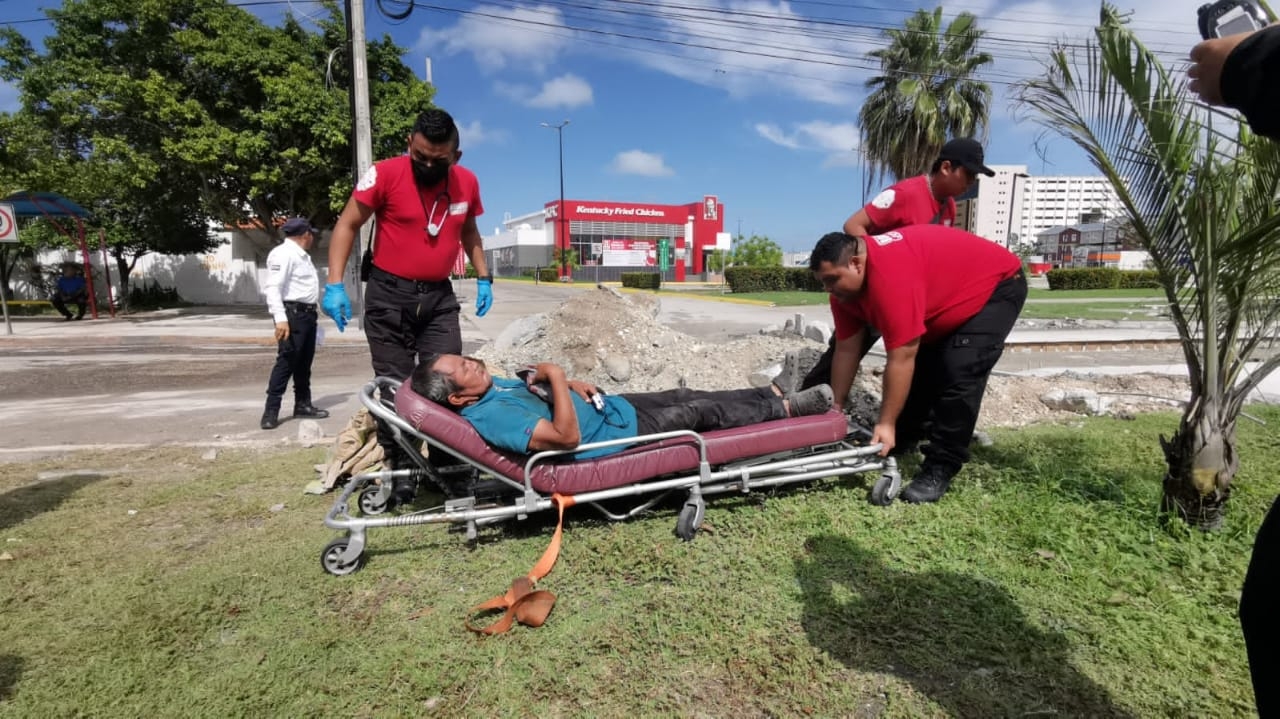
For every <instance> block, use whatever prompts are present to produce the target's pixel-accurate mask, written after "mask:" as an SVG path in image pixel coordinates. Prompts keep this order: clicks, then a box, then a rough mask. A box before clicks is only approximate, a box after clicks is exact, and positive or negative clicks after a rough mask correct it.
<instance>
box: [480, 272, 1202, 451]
mask: <svg viewBox="0 0 1280 719" xmlns="http://www.w3.org/2000/svg"><path fill="white" fill-rule="evenodd" d="M658 310H659V299H658V298H657V297H655V296H653V295H647V294H623V293H621V292H618V291H616V290H612V289H602V290H595V291H585V292H582V293H580V294H578V295H576V296H575V297H573V298H571V299H569V300H568V301H566V302H564V303H563V304H562V305H560V306H559V307H558V308H556V309H555V310H553V311H551V312H547V313H543V314H539V315H531V316H529V317H526V318H524V319H523V320H521V321H519V322H516V323H514V324H512V325H511V326H510V327H508V329H507V330H506V331H505V332H504V333H503V334H502V335H501V336H500V337H498V338H497V339H496V340H495V341H493V342H491V343H489V344H487V345H485V346H484V347H483V348H481V349H480V350H479V351H478V352H477V353H476V356H477V357H479V358H480V359H482V360H484V361H485V362H486V363H487V364H488V365H489V368H490V370H491V371H493V372H494V373H496V374H500V375H503V376H513V375H514V374H515V372H516V370H518V369H520V368H522V367H524V366H526V365H529V364H535V363H537V362H545V361H550V362H555V363H557V364H559V365H561V366H562V367H564V368H565V371H566V372H567V373H568V375H569V377H570V378H571V379H580V380H584V381H587V382H592V383H594V384H596V385H598V386H599V387H601V388H603V389H604V390H605V391H608V392H614V393H619V392H650V391H657V390H664V389H671V388H674V387H679V386H681V385H684V386H687V387H691V388H693V389H709V390H719V389H738V388H741V387H746V386H750V385H760V384H764V383H767V382H768V381H769V377H770V376H771V373H770V372H769V371H768V370H769V369H770V368H775V371H776V369H777V368H782V367H784V366H787V364H788V358H789V357H790V362H791V363H792V364H793V365H796V364H798V365H799V366H798V369H797V368H796V367H789V372H790V376H791V377H792V378H796V377H803V376H804V373H805V372H806V371H807V370H808V368H809V367H810V366H812V364H813V362H814V361H816V359H817V358H818V357H819V356H820V355H821V353H822V351H823V350H824V349H825V345H823V344H822V343H820V342H817V341H814V340H812V339H806V338H804V337H801V336H800V335H798V334H795V333H790V332H778V331H762V332H761V334H759V335H753V336H751V337H744V338H741V339H738V340H734V341H731V342H727V343H722V344H721V343H709V342H704V341H702V340H699V339H697V338H695V337H692V336H689V335H686V334H684V333H682V332H680V331H679V329H678V328H672V327H667V326H664V325H662V324H659V323H658V321H657V319H656V318H657V316H658ZM880 364H882V361H879V360H876V359H875V358H869V359H868V361H867V362H866V363H865V364H864V366H863V368H862V370H861V371H860V372H859V373H858V379H857V382H856V383H855V387H854V390H853V393H852V397H851V399H852V400H853V401H851V402H850V404H849V407H850V409H851V413H852V414H853V415H854V417H855V418H857V419H858V420H859V421H860V422H862V423H864V424H868V425H869V424H871V423H873V422H874V419H875V416H876V412H877V411H878V407H879V402H880V387H881V379H882V378H881V374H882V372H883V370H882V368H881V367H880V366H877V365H880ZM786 376H787V375H785V374H784V377H786ZM1053 390H1063V391H1067V392H1076V393H1085V394H1088V393H1092V394H1093V395H1094V399H1093V401H1094V402H1095V404H1096V405H1097V412H1095V413H1100V414H1111V415H1117V416H1126V415H1132V414H1134V413H1138V412H1150V411H1155V410H1169V409H1176V408H1177V407H1179V406H1180V403H1181V402H1182V401H1183V400H1185V399H1186V397H1187V394H1188V387H1187V382H1186V380H1185V379H1184V378H1181V377H1171V376H1165V375H1152V374H1133V375H1099V376H1094V375H1085V374H1078V373H1063V374H1060V375H1056V376H1050V377H1031V376H1009V375H996V376H993V377H992V378H991V380H990V382H989V383H988V386H987V395H986V398H985V399H984V401H983V406H982V414H981V416H980V417H979V421H978V425H979V427H980V428H982V427H1009V426H1021V425H1026V424H1030V423H1033V422H1039V421H1045V420H1053V419H1059V418H1065V417H1073V416H1080V412H1074V411H1069V410H1064V409H1060V408H1055V407H1051V406H1049V405H1048V404H1046V403H1045V402H1044V401H1043V400H1042V398H1043V397H1045V396H1046V395H1047V394H1049V393H1050V392H1051V391H1053Z"/></svg>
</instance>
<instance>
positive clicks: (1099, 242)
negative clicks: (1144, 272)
mask: <svg viewBox="0 0 1280 719" xmlns="http://www.w3.org/2000/svg"><path fill="white" fill-rule="evenodd" d="M1035 255H1036V256H1037V257H1039V258H1042V259H1043V261H1044V262H1045V263H1047V264H1049V265H1051V266H1053V267H1116V268H1119V269H1122V270H1139V269H1143V268H1145V267H1146V266H1147V264H1148V262H1149V260H1150V255H1148V254H1147V253H1146V251H1144V250H1142V248H1141V247H1140V246H1139V245H1138V243H1137V241H1136V239H1135V238H1134V237H1132V235H1131V234H1130V233H1128V232H1126V231H1125V225H1124V223H1123V222H1120V221H1117V220H1112V221H1110V222H1090V223H1086V224H1077V225H1072V226H1062V225H1058V226H1055V227H1050V228H1048V229H1046V230H1042V231H1040V232H1037V233H1036V235H1035Z"/></svg>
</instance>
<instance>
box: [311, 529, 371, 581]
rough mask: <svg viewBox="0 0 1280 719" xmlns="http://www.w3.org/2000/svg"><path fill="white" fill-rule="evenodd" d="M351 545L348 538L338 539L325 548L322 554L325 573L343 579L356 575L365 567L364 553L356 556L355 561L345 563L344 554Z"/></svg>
mask: <svg viewBox="0 0 1280 719" xmlns="http://www.w3.org/2000/svg"><path fill="white" fill-rule="evenodd" d="M349 544H350V542H349V540H348V539H347V538H346V537H338V538H337V539H335V540H333V541H332V542H329V543H328V544H326V545H325V546H324V551H323V552H321V553H320V566H321V567H324V571H326V572H328V573H329V574H332V575H333V576H335V577H342V576H345V575H348V574H354V573H356V572H358V571H360V569H361V568H363V567H364V563H365V559H366V558H365V553H364V552H361V553H360V554H359V555H358V556H356V558H355V561H353V562H347V563H343V561H342V554H343V553H344V552H346V551H347V546H348V545H349Z"/></svg>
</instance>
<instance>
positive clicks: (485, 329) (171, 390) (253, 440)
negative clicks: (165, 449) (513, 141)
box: [0, 282, 1178, 461]
mask: <svg viewBox="0 0 1280 719" xmlns="http://www.w3.org/2000/svg"><path fill="white" fill-rule="evenodd" d="M473 288H474V284H472V283H470V282H460V283H459V286H458V292H459V294H460V295H462V296H463V298H464V299H463V307H464V313H463V339H464V350H466V351H470V350H473V349H475V348H477V347H479V346H480V345H482V344H484V343H485V342H487V341H490V340H492V339H493V338H495V337H497V336H498V334H499V333H501V332H502V330H503V329H505V328H506V327H507V326H508V325H509V324H510V323H511V322H514V321H516V320H519V319H522V318H524V317H526V316H528V315H531V314H536V313H539V312H546V311H549V310H552V309H554V308H555V307H557V306H558V305H559V304H560V303H561V302H563V301H564V299H566V298H567V297H569V296H571V295H572V294H573V293H576V292H582V291H594V290H593V289H591V288H583V287H582V286H577V287H563V286H556V285H551V286H547V285H543V286H533V285H529V284H523V283H499V285H498V287H497V288H496V292H495V295H496V302H495V304H494V307H493V309H492V310H491V311H490V313H489V314H488V316H486V317H483V318H477V317H475V316H474V312H472V311H471V310H470V307H471V297H472V296H473V295H472V292H473ZM799 311H800V312H801V313H803V314H805V315H806V316H807V317H808V318H810V319H815V320H822V321H829V318H828V317H827V313H826V311H825V309H823V308H815V307H809V308H800V309H799ZM796 314H797V308H785V307H783V308H779V307H765V306H758V305H745V304H735V303H729V302H719V301H714V300H708V299H705V298H695V297H672V296H668V295H664V296H663V297H662V308H661V311H660V314H659V316H658V321H660V322H662V323H663V324H666V325H668V326H671V327H673V328H675V329H678V330H679V331H681V332H684V333H686V334H689V335H692V336H694V337H696V338H698V339H700V340H703V341H710V342H716V341H725V340H729V339H732V338H734V337H740V336H743V335H749V334H755V333H757V332H759V330H760V329H761V328H762V327H764V326H768V325H775V326H779V327H780V326H781V325H782V324H783V323H784V322H786V320H787V319H789V318H792V317H794V316H795V315H796ZM322 322H323V323H324V325H325V330H326V340H325V343H324V345H323V347H321V348H320V349H319V351H318V352H317V356H316V360H315V363H314V366H313V374H314V378H313V382H312V384H313V391H314V397H313V401H314V402H315V404H316V405H317V406H319V407H322V408H325V409H328V410H329V411H330V412H331V413H332V416H331V417H330V418H329V419H326V420H322V421H321V425H322V426H323V428H324V430H325V432H326V434H327V435H329V436H332V435H333V434H335V433H336V432H338V431H339V430H340V429H341V428H342V427H343V426H344V425H345V423H346V420H347V418H348V417H350V415H351V414H352V413H354V412H355V411H356V410H357V409H358V408H359V404H358V400H357V398H356V393H357V391H358V390H359V388H360V387H361V386H362V385H363V384H364V382H366V381H367V380H368V379H369V378H370V377H371V375H372V370H371V368H370V366H369V358H368V349H367V347H366V345H365V343H364V339H363V336H362V335H361V334H360V332H359V330H358V327H356V328H352V329H350V330H349V331H348V332H346V333H343V334H338V333H337V332H336V331H335V328H334V327H333V325H332V323H330V322H329V321H328V320H323V321H322ZM13 329H14V334H13V335H0V461H4V460H13V459H20V458H28V457H31V456H34V455H48V454H58V453H61V452H66V451H70V450H73V449H76V448H88V447H121V448H124V447H132V446H145V445H151V444H158V443H180V444H190V445H192V446H199V447H203V446H215V447H216V446H222V445H239V446H242V445H255V444H275V443H284V442H288V441H291V440H292V439H293V438H295V437H296V430H297V426H298V425H297V423H296V422H290V421H286V422H284V423H283V424H282V425H281V426H280V428H278V429H276V430H274V431H271V432H264V431H262V430H260V429H258V419H259V417H260V416H261V413H262V404H263V400H264V390H265V386H266V380H267V375H268V373H269V372H270V368H271V365H272V362H273V360H274V357H275V349H274V342H273V341H272V340H271V332H272V324H271V322H270V319H269V318H268V316H267V314H266V312H265V310H262V309H256V308H241V307H237V308H190V309H186V310H181V311H169V312H159V313H150V314H147V315H144V316H135V317H130V318H128V319H117V320H106V319H104V320H98V321H83V322H66V323H64V322H61V321H52V320H44V319H34V318H32V319H27V318H22V319H15V320H14V324H13ZM1147 331H1148V330H1140V332H1147ZM1177 361H1178V357H1177V354H1176V353H1175V352H1173V351H1171V350H1166V351H1145V352H1144V351H1138V352H1118V353H1117V352H1072V353H1055V352H1036V353H1021V354H1019V353H1008V354H1007V355H1006V359H1005V361H1004V362H1002V364H1001V367H1000V368H1001V369H1003V370H1006V371H1019V370H1024V369H1030V368H1034V367H1045V366H1066V367H1076V368H1085V367H1088V366H1092V365H1117V364H1119V365H1142V364H1165V363H1170V362H1172V363H1176V362H1177ZM291 401H292V398H291V397H288V396H286V398H285V406H284V409H285V413H286V414H287V413H288V411H289V409H290V408H291Z"/></svg>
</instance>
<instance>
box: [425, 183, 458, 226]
mask: <svg viewBox="0 0 1280 719" xmlns="http://www.w3.org/2000/svg"><path fill="white" fill-rule="evenodd" d="M442 197H443V198H444V212H442V213H441V214H440V221H439V222H436V220H435V217H436V208H438V207H439V206H440V198H442ZM418 202H419V203H421V204H422V214H424V215H426V216H427V226H426V227H423V228H422V229H423V231H425V232H426V233H427V237H430V238H431V239H433V240H434V239H436V238H437V237H439V236H440V230H443V229H444V223H445V221H447V220H448V219H449V205H450V204H452V198H450V197H449V182H448V180H446V181H445V183H444V189H443V190H441V191H440V193H439V194H437V195H436V198H435V199H434V200H432V201H431V209H430V210H428V209H427V201H426V200H424V199H422V193H421V192H419V193H418Z"/></svg>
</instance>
